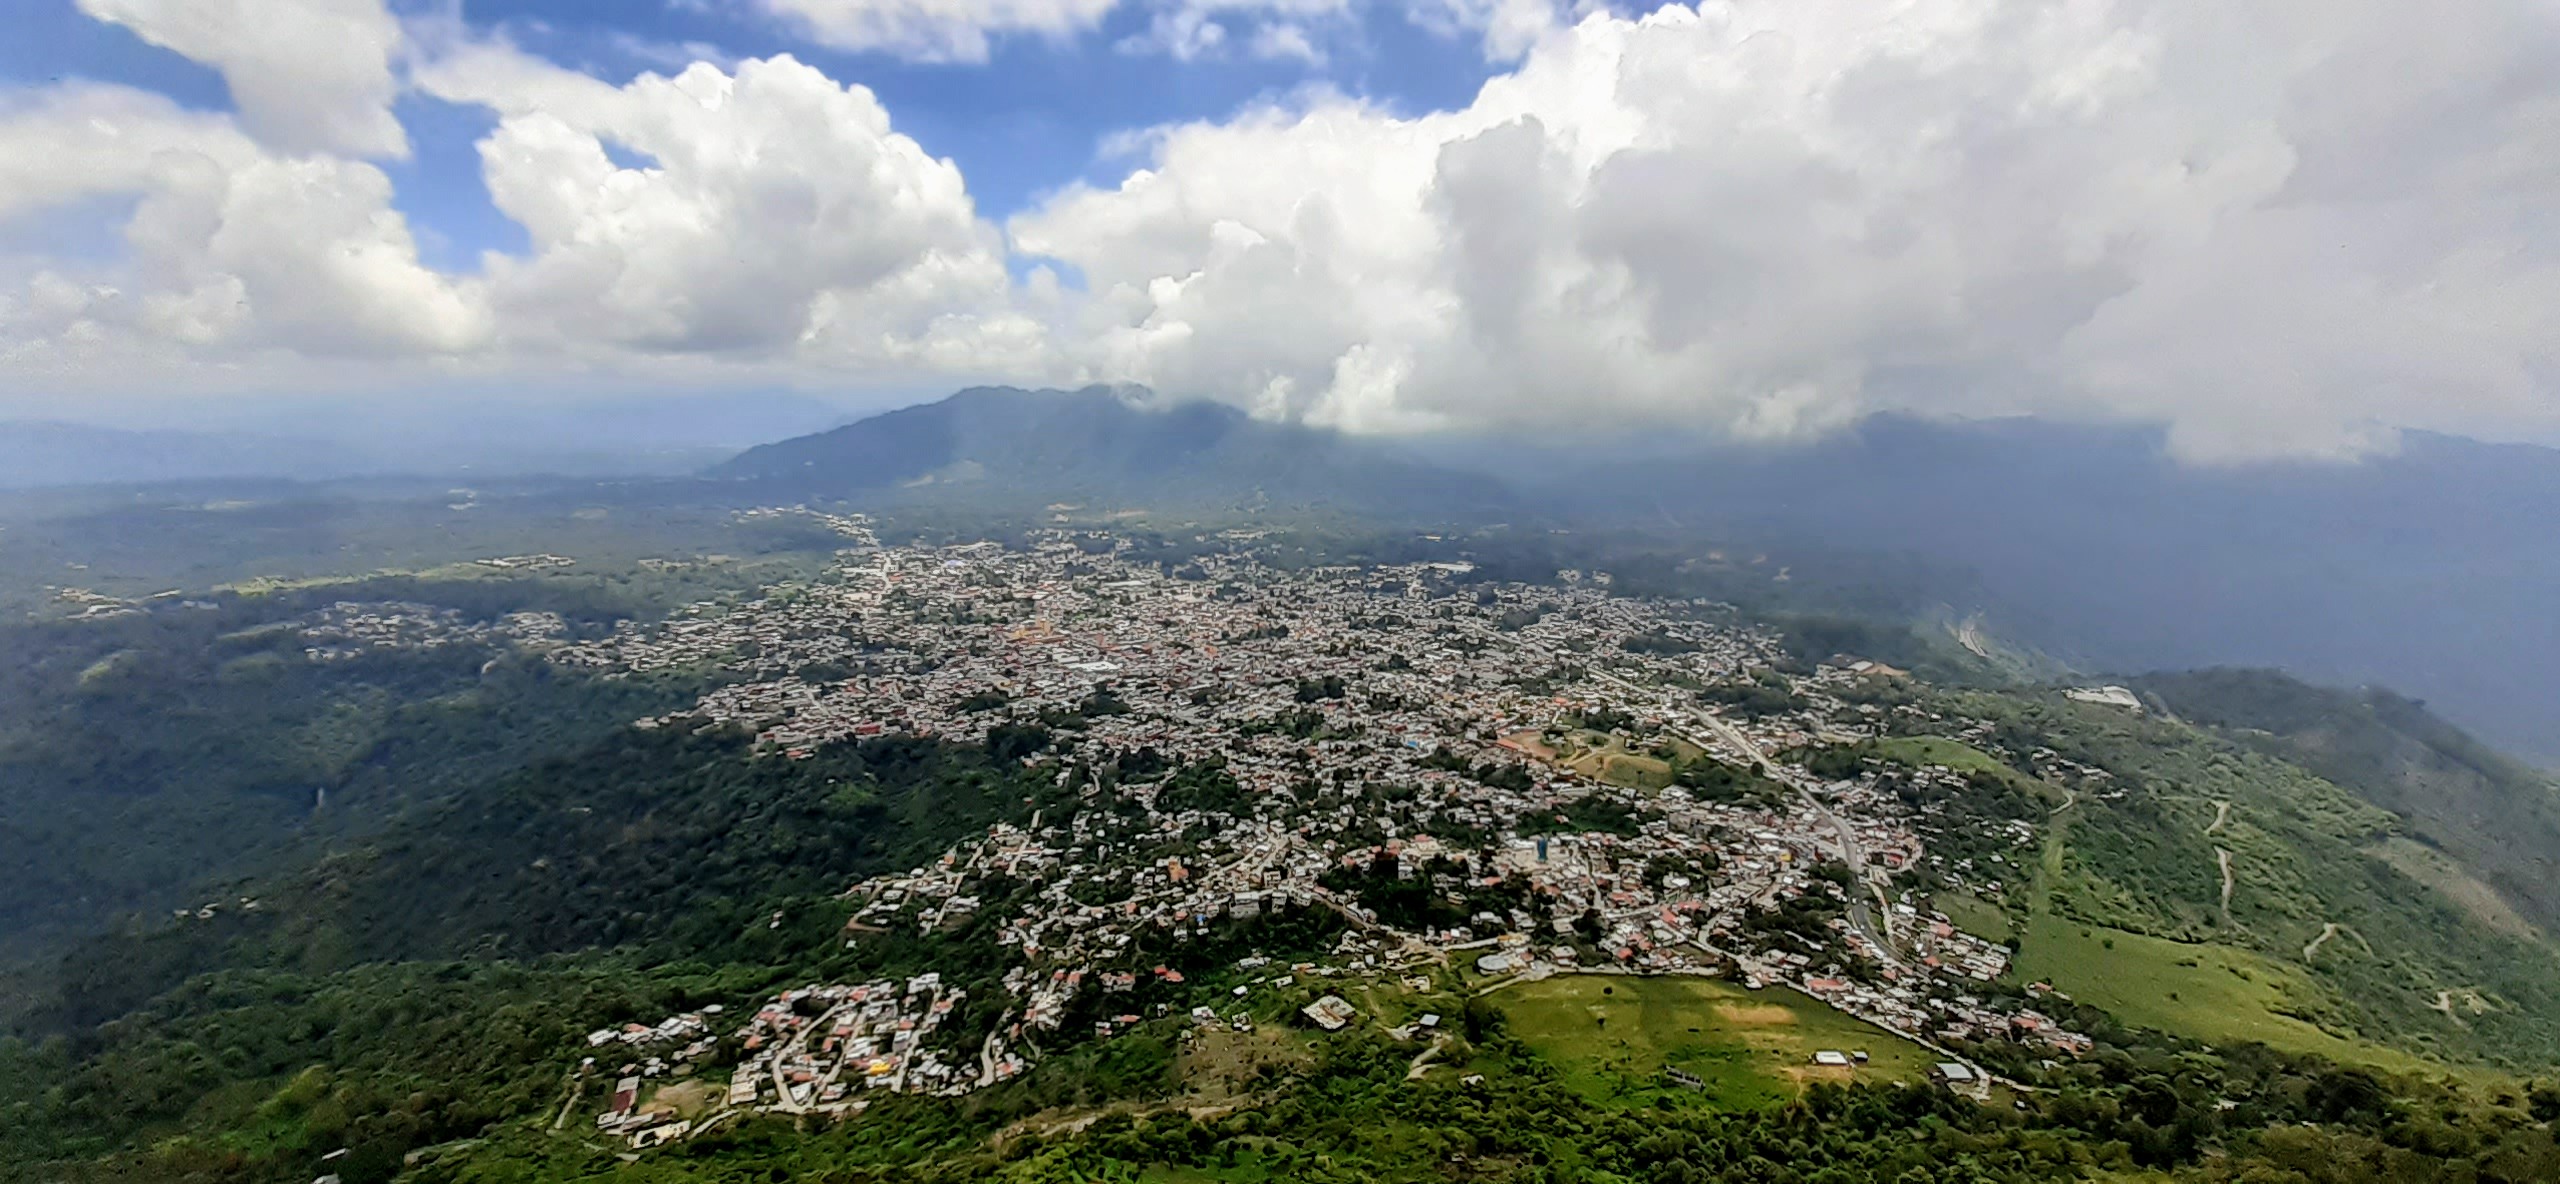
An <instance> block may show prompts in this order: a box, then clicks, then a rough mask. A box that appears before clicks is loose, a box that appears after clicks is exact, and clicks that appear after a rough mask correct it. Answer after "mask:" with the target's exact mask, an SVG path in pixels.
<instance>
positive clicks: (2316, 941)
mask: <svg viewBox="0 0 2560 1184" xmlns="http://www.w3.org/2000/svg"><path fill="white" fill-rule="evenodd" d="M2336 936H2338V923H2337V922H2335V921H2327V922H2323V923H2322V924H2321V926H2320V936H2318V937H2315V938H2312V939H2311V941H2310V942H2309V943H2308V944H2306V945H2304V946H2303V947H2302V960H2303V961H2305V962H2308V961H2310V960H2311V955H2313V954H2316V953H2319V952H2320V947H2322V946H2325V945H2327V944H2329V939H2330V938H2333V937H2336Z"/></svg>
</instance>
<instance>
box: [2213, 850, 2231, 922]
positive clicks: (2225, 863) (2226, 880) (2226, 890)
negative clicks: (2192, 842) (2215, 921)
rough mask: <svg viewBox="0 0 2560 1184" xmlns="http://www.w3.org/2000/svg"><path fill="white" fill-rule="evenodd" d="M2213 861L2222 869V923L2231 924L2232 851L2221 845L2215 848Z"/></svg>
mask: <svg viewBox="0 0 2560 1184" xmlns="http://www.w3.org/2000/svg"><path fill="white" fill-rule="evenodd" d="M2213 862H2214V863H2215V864H2216V865H2217V866H2219V867H2220V868H2221V869H2222V923H2223V924H2224V925H2229V924H2231V853H2230V852H2229V851H2226V850H2223V849H2222V848H2220V847H2216V848H2214V849H2213Z"/></svg>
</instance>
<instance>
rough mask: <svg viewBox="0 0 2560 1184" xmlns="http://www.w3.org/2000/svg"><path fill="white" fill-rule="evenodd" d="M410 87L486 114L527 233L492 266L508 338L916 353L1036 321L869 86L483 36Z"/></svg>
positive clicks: (497, 185)
mask: <svg viewBox="0 0 2560 1184" xmlns="http://www.w3.org/2000/svg"><path fill="white" fill-rule="evenodd" d="M420 83H421V85H423V86H425V87H426V88H427V89H428V90H430V91H432V92H433V93H435V94H437V95H439V96H440V97H443V98H445V99H447V100H450V101H454V102H466V103H476V104H482V105H485V106H488V107H490V108H492V109H494V110H495V111H497V112H498V115H499V122H498V126H497V128H496V130H495V131H493V132H492V133H491V134H490V135H489V136H488V137H487V138H486V139H485V140H483V141H482V142H481V144H480V156H481V161H482V172H483V176H484V178H485V179H486V181H487V183H488V186H489V193H490V196H491V198H492V199H493V200H494V201H495V202H496V204H497V207H498V209H499V210H500V211H502V212H503V213H505V214H506V215H507V216H508V217H509V218H512V219H514V220H515V221H516V222H518V223H520V224H522V225H523V227H524V228H525V231H526V234H527V236H528V238H529V239H530V240H531V247H532V249H531V251H530V253H529V254H527V255H524V256H521V257H518V256H512V255H503V254H493V255H491V256H490V257H489V258H488V260H487V262H486V264H485V266H484V268H483V270H484V272H485V273H486V275H487V277H488V283H489V288H490V293H491V300H492V302H493V304H494V305H495V306H496V308H497V310H498V312H499V314H500V317H501V323H502V324H503V325H504V326H506V333H507V335H508V337H509V339H510V342H511V343H512V344H514V345H516V346H519V347H523V348H546V349H547V348H567V349H571V350H595V349H607V350H611V349H626V350H637V351H647V352H660V353H705V354H722V353H734V354H745V355H770V354H776V353H788V352H795V351H796V352H798V353H800V354H803V355H804V356H806V357H808V358H810V359H811V360H813V361H814V360H819V359H832V360H836V361H843V362H853V361H882V360H897V361H909V360H913V359H914V358H915V357H917V356H919V355H930V354H931V353H933V352H934V351H935V350H936V349H940V348H946V346H947V343H948V341H949V339H950V338H952V337H953V336H954V335H958V336H960V337H962V338H967V337H969V336H970V335H971V334H973V333H975V332H976V331H977V330H978V329H980V328H985V329H987V330H988V331H989V332H991V333H994V334H996V335H997V337H999V338H1000V339H1002V340H1003V341H1005V342H1007V343H1008V344H1007V345H1006V346H1005V348H1006V349H1008V350H1010V349H1014V348H1018V344H1019V338H1020V337H1021V335H1022V334H1023V333H1025V332H1027V328H1026V325H1025V322H1024V321H1023V319H1022V318H1021V317H1020V316H1019V314H1017V313H1015V312H1013V311H1012V310H1011V308H1010V307H1009V306H1008V303H1007V302H1008V298H1009V288H1010V286H1011V281H1010V278H1009V277H1008V276H1007V274H1006V271H1005V258H1004V249H1003V243H1002V238H1001V236H1000V235H999V234H998V233H997V231H996V229H995V228H994V227H993V226H992V225H990V224H988V223H987V222H986V221H985V220H983V219H981V218H979V217H978V215H977V212H976V208H975V206H974V204H973V203H972V201H971V199H970V196H969V192H968V187H967V186H966V184H965V183H964V182H963V181H962V179H961V176H960V172H959V170H958V169H957V168H956V167H954V166H953V165H952V164H951V162H949V161H947V160H941V159H937V158H935V157H933V156H931V155H929V154H928V153H926V152H925V151H924V149H923V148H922V147H921V146H919V145H918V144H917V143H916V142H915V141H914V140H913V139H911V138H909V137H908V136H906V135H904V134H901V133H899V132H897V131H896V130H894V129H893V128H892V126H891V124H890V119H889V113H888V112H887V111H886V110H885V109H884V108H882V107H881V105H880V103H879V101H878V100H877V99H876V98H875V97H874V96H873V95H872V93H871V92H870V91H869V90H866V89H864V88H862V87H860V86H845V85H840V84H838V83H836V82H834V81H833V80H831V79H829V78H827V77H826V76H825V75H824V74H821V73H819V72H818V71H817V70H815V69H812V68H811V67H809V66H807V65H804V64H802V63H800V62H798V61H795V60H793V59H791V58H789V57H777V58H773V59H769V60H759V61H747V62H743V63H740V64H739V65H738V67H737V69H736V72H735V73H734V74H732V73H727V72H724V71H722V70H720V69H719V68H717V67H714V66H711V65H709V64H704V63H697V64H695V65H693V66H691V67H689V68H688V69H686V70H685V71H683V72H682V73H680V74H677V75H675V76H674V77H671V78H670V77H665V76H661V75H656V74H644V75H642V76H640V77H639V78H637V79H635V80H633V81H632V82H630V83H629V84H627V85H624V86H618V87H617V86H613V85H610V84H607V83H604V82H599V81H597V80H595V79H592V78H589V77H586V76H585V75H581V74H576V73H573V72H570V71H567V70H562V69H559V68H558V67H555V66H551V65H549V64H548V63H544V62H541V61H539V60H537V59H532V58H529V57H526V56H524V55H522V54H519V53H516V52H515V51H513V50H509V49H505V48H503V47H490V46H481V47H475V48H472V49H469V50H466V51H464V52H462V53H460V54H457V55H455V56H453V57H450V58H448V59H445V60H443V61H440V62H438V63H436V64H435V65H432V66H430V67H427V68H425V69H423V70H422V72H421V74H420ZM609 149H611V150H615V151H609ZM617 151H618V152H619V153H620V156H619V158H617V155H616V152H617Z"/></svg>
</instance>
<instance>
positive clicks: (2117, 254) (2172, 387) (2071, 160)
mask: <svg viewBox="0 0 2560 1184" xmlns="http://www.w3.org/2000/svg"><path fill="white" fill-rule="evenodd" d="M2556 31H2560V22H2556V21H2555V19H2554V10H2553V9H2551V8H2550V7H2549V6H2548V5H2546V4H2540V3H2532V2H2500V3H2491V4H2484V5H2473V6H2468V7H2466V9H2465V10H2464V12H2463V14H2462V15H2461V16H2459V17H2449V16H2444V15H2442V14H2438V15H2435V16H2420V15H2418V14H2415V13H2413V12H2412V11H2411V10H2409V9H2407V8H2406V7H2405V6H2400V5H2392V4H2388V3H2379V2H2372V0H2330V2H2323V3H2304V2H2291V0H2270V2H2269V3H2262V4H2252V5H2246V6H2230V5H2222V4H2214V3H2205V2H2201V0H2079V2H2076V3H2068V4H2058V5H2057V4H2047V3H2035V2H2007V0H1924V2H1915V3H1905V4H1898V5H1892V6H1882V7H1880V6H1877V5H1873V4H1869V3H1863V2H1860V0H1790V2H1788V3H1783V4H1780V3H1757V2H1745V3H1734V4H1709V5H1706V6H1703V7H1701V8H1698V9H1689V8H1680V7H1672V8H1666V9H1664V10H1661V11H1659V12H1656V13H1653V14H1651V15H1649V16H1646V17H1643V18H1640V19H1638V18H1625V17H1618V16H1610V15H1605V14H1603V15H1593V16H1589V17H1586V18H1585V19H1583V20H1582V21H1581V22H1580V23H1578V24H1576V25H1574V26H1572V27H1570V28H1567V29H1562V30H1554V31H1550V32H1548V33H1546V34H1545V35H1543V36H1542V37H1541V38H1540V39H1539V40H1538V41H1537V43H1536V45H1535V47H1534V48H1533V49H1532V50H1530V51H1529V53H1528V56H1527V57H1526V58H1525V60H1524V61H1523V63H1522V65H1521V66H1520V68H1519V69H1518V70H1517V71H1516V72H1514V73H1512V74H1508V75H1505V76H1502V77H1498V78H1496V79H1495V80H1494V81H1493V82H1491V83H1490V84H1488V85H1487V86H1486V87H1485V89H1484V90H1483V92H1482V93H1481V94H1480V95H1479V96H1478V97H1477V99H1476V100H1475V101H1474V102H1473V103H1472V104H1471V105H1470V106H1468V107H1467V108H1465V109H1463V110H1459V111H1454V112H1445V113H1436V114H1430V115H1424V116H1419V117H1408V116H1401V115H1397V114H1392V113H1389V112H1386V111H1382V110H1379V109H1376V108H1373V107H1370V106H1366V105H1364V104H1362V103H1360V102H1357V101H1354V100H1350V99H1343V98H1331V97H1319V98H1316V99H1313V100H1302V101H1299V102H1297V103H1295V104H1294V105H1291V106H1286V107H1282V106H1269V107H1264V108H1260V109H1257V110H1254V111H1250V112H1247V113H1245V114H1244V115H1242V116H1240V117H1238V118H1235V119H1231V120H1226V121H1219V122H1204V123H1198V124H1190V125H1183V126H1178V127H1173V128H1168V129H1161V130H1160V131H1159V132H1158V133H1157V134H1156V135H1154V136H1153V137H1152V138H1151V140H1150V141H1149V142H1151V143H1152V144H1153V145H1154V155H1153V159H1151V160H1150V161H1148V162H1147V167H1145V168H1143V169H1141V170H1139V171H1137V172H1135V173H1133V174H1131V175H1130V176H1129V177H1128V178H1127V179H1126V180H1125V181H1123V182H1122V183H1120V184H1118V185H1116V186H1113V187H1108V188H1094V187H1083V186H1079V187H1074V188H1071V189H1069V190H1067V191H1064V192H1062V193H1061V194H1059V195H1058V196H1056V197H1055V198H1054V199H1052V200H1050V201H1049V202H1047V203H1046V204H1045V205H1043V206H1042V207H1040V208H1038V209H1036V210H1033V211H1030V212H1028V213H1026V214H1024V215H1022V216H1020V217H1018V218H1017V219H1016V220H1015V221H1014V223H1013V226H1012V230H1013V233H1014V234H1015V236H1016V239H1017V242H1018V243H1019V245H1020V246H1021V247H1022V248H1023V249H1025V250H1028V251H1032V252H1036V253H1039V254H1042V255H1047V256H1052V257H1055V258H1058V259H1060V260H1063V261H1065V262H1067V263H1070V264H1072V265H1074V267H1075V268H1076V269H1078V270H1079V271H1080V272H1081V273H1082V274H1083V275H1084V276H1085V277H1086V278H1087V279H1088V281H1089V283H1090V285H1091V289H1092V301H1091V304H1090V306H1089V307H1088V308H1086V309H1084V310H1083V313H1084V315H1085V316H1086V317H1088V318H1089V319H1087V320H1086V321H1084V322H1083V323H1082V324H1080V325H1079V326H1078V330H1079V331H1078V332H1077V333H1075V334H1073V335H1071V336H1070V337H1068V338H1067V339H1066V340H1068V341H1070V342H1071V343H1073V344H1072V345H1071V348H1072V349H1074V350H1076V351H1078V357H1079V359H1080V361H1082V363H1083V364H1084V365H1085V366H1086V368H1087V371H1088V372H1089V373H1092V374H1094V375H1096V376H1098V377H1108V378H1121V379H1129V380H1135V381H1142V382H1149V383H1152V384H1155V385H1158V386H1160V387H1163V388H1166V389H1169V390H1175V391H1187V392H1200V393H1209V394H1214V395H1216V396H1218V397H1222V398H1227V399H1230V400H1233V401H1236V402H1238V403H1241V404H1244V405H1247V406H1251V407H1255V408H1258V409H1262V410H1264V411H1266V412H1269V413H1273V414H1288V415H1297V416H1304V417H1308V418H1312V419H1316V420H1320V421H1326V422H1333V423H1340V424H1344V425H1346V426H1353V427H1364V428H1399V427H1417V426H1432V425H1445V424H1484V423H1509V424H1528V425H1541V426H1558V425H1571V424H1577V423H1595V422H1597V423H1618V424H1624V423H1627V422H1640V423H1664V424H1670V425H1689V426H1696V427H1701V428H1707V429H1712V430H1716V431H1720V432H1724V433H1729V434H1735V435H1741V436H1756V437H1781V436H1794V435H1802V434H1806V433H1809V432H1814V431H1819V430H1821V429H1824V428H1826V427H1830V426H1834V425H1837V424H1840V423H1843V422H1846V421H1848V420H1850V419H1852V418H1855V417H1857V416H1859V415H1861V414H1864V413H1866V412H1869V411H1872V410H1875V409H1878V408H1883V407H1916V408H1919V409H1922V410H1933V411H1952V412H1961V413H1976V414H1988V413H2005V412H2016V411H2035V412H2047V413H2058V414H2065V415H2074V416H2103V417H2139V418H2143V419H2150V420H2157V421H2163V422H2166V423H2168V424H2170V425H2171V427H2172V441H2173V445H2174V446H2175V447H2176V448H2178V449H2179V450H2180V451H2181V452H2182V453H2184V454H2186V455H2189V456H2192V457H2200V458H2225V457H2247V456H2257V455H2269V454H2288V453H2304V452H2309V453H2326V454H2352V453H2356V452H2359V451H2365V450H2369V449H2371V448H2375V447H2380V446H2386V445H2387V444H2388V442H2389V439H2390V429H2391V428H2392V427H2394V426H2435V427H2446V428H2453V429H2457V430H2460V429H2466V428H2467V429H2474V430H2478V429H2482V428H2485V427H2487V426H2489V425H2497V426H2499V427H2500V428H2502V429H2504V430H2508V431H2539V432H2544V433H2548V432H2550V431H2551V430H2552V429H2554V428H2555V427H2560V406H2555V404H2560V394H2556V393H2555V391H2554V389H2553V385H2554V375H2555V373H2560V337H2555V335H2553V334H2551V333H2549V332H2547V326H2545V325H2542V324H2540V323H2538V322H2539V321H2540V318H2539V317H2538V316H2537V315H2536V314H2535V313H2534V311H2533V310H2535V309H2548V308H2550V307H2552V303H2551V302H2552V300H2553V298H2554V297H2555V295H2560V224H2555V217H2554V215H2553V214H2552V213H2551V212H2550V210H2551V206H2550V203H2549V202H2548V201H2547V198H2548V195H2549V194H2551V193H2553V192H2560V36H2555V32H2556Z"/></svg>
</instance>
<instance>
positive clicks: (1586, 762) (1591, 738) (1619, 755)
mask: <svg viewBox="0 0 2560 1184" xmlns="http://www.w3.org/2000/svg"><path fill="white" fill-rule="evenodd" d="M1503 739H1505V740H1507V741H1510V742H1511V743H1512V744H1514V745H1516V746H1518V747H1519V749H1520V750H1521V751H1522V752H1524V753H1527V754H1528V755H1530V756H1533V757H1536V758H1538V759H1539V760H1543V761H1547V762H1549V763H1551V764H1554V765H1556V766H1558V767H1560V768H1564V769H1570V770H1572V771H1573V772H1575V773H1579V774H1581V775H1582V776H1584V777H1588V778H1590V779H1592V780H1594V781H1598V782H1602V783H1604V784H1608V785H1616V786H1621V787H1624V788H1627V789H1660V788H1662V787H1664V786H1666V785H1669V784H1671V762H1669V761H1666V760H1663V759H1662V758H1661V757H1657V756H1649V755H1647V754H1644V753H1640V752H1631V751H1629V750H1628V749H1627V746H1626V742H1625V741H1623V740H1621V739H1619V738H1618V737H1616V736H1611V735H1608V734H1606V733H1602V732H1574V733H1572V734H1569V735H1567V736H1565V737H1563V738H1562V739H1560V740H1558V741H1556V742H1555V743H1554V744H1553V745H1549V744H1547V743H1546V742H1545V739H1544V738H1543V737H1542V736H1540V735H1539V734H1538V733H1536V732H1515V733H1513V734H1511V735H1509V736H1506V737H1503Z"/></svg>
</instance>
